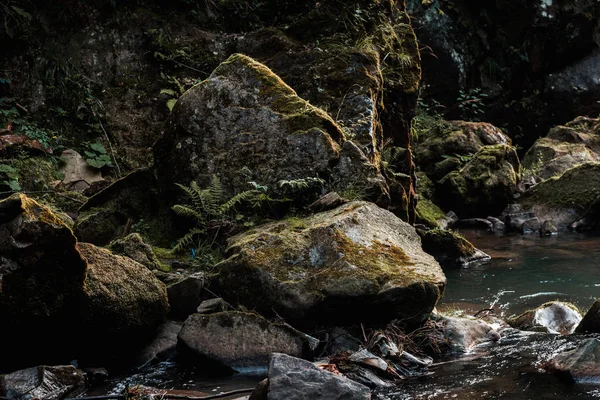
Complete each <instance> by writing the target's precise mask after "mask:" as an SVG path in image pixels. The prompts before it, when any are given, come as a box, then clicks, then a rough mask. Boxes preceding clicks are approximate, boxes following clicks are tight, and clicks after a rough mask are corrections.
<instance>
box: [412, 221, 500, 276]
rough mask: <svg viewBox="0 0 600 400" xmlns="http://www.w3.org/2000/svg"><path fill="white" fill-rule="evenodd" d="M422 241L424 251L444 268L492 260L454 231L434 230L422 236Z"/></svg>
mask: <svg viewBox="0 0 600 400" xmlns="http://www.w3.org/2000/svg"><path fill="white" fill-rule="evenodd" d="M421 241H422V243H423V250H425V251H426V252H427V253H429V254H431V255H432V256H433V257H434V258H435V259H436V260H437V262H439V263H440V264H441V265H442V266H444V267H455V266H464V265H467V264H470V263H473V262H483V261H488V260H490V256H488V255H487V254H485V253H484V252H483V251H481V250H479V249H477V248H475V246H473V245H472V244H471V242H469V241H468V240H467V239H465V238H464V237H463V236H461V235H459V234H458V233H456V232H453V231H447V230H442V229H432V230H430V231H427V232H423V233H422V234H421Z"/></svg>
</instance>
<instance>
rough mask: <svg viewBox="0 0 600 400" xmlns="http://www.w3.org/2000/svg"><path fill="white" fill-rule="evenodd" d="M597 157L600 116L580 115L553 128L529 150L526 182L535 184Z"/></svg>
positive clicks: (525, 162)
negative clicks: (599, 117)
mask: <svg viewBox="0 0 600 400" xmlns="http://www.w3.org/2000/svg"><path fill="white" fill-rule="evenodd" d="M594 161H600V119H598V118H587V117H578V118H576V119H575V120H573V121H571V122H568V123H567V124H565V125H564V126H563V125H559V126H556V127H554V128H552V129H551V130H550V132H548V135H547V136H546V137H545V138H541V139H538V140H537V141H536V142H535V143H534V144H533V146H532V147H531V148H530V149H529V150H528V151H527V153H526V154H525V157H523V182H524V183H525V184H530V185H532V184H535V183H538V182H541V181H543V180H546V179H549V178H552V177H554V176H559V175H562V174H563V173H564V172H566V171H567V170H569V169H571V168H573V167H575V166H577V165H579V164H582V163H585V162H594Z"/></svg>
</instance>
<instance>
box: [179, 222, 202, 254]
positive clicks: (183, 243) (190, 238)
mask: <svg viewBox="0 0 600 400" xmlns="http://www.w3.org/2000/svg"><path fill="white" fill-rule="evenodd" d="M202 234H204V230H203V229H199V228H194V229H191V230H190V231H189V232H188V233H186V234H185V235H184V236H183V237H181V238H180V239H179V240H177V243H176V244H175V246H174V247H173V252H175V253H178V252H180V251H183V250H187V249H188V248H189V247H191V246H192V245H193V244H194V238H195V237H196V236H198V235H202Z"/></svg>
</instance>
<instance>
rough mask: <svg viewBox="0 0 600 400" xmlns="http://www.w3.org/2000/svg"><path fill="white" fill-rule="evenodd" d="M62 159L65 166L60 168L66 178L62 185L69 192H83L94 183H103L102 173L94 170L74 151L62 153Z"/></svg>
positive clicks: (68, 150) (96, 169) (69, 150)
mask: <svg viewBox="0 0 600 400" xmlns="http://www.w3.org/2000/svg"><path fill="white" fill-rule="evenodd" d="M60 159H61V160H62V161H63V163H64V165H63V166H62V167H61V168H60V170H59V171H60V172H62V173H63V174H64V175H65V177H64V178H63V180H62V184H63V185H64V186H65V187H66V189H67V190H71V191H74V192H83V191H84V190H85V189H87V188H89V187H90V186H92V184H93V183H94V182H102V181H104V178H102V173H101V172H100V169H98V168H92V167H90V166H89V165H88V163H87V162H86V161H85V159H84V158H83V157H82V156H81V154H79V153H78V152H76V151H75V150H73V149H67V150H65V151H63V152H62V154H61V155H60Z"/></svg>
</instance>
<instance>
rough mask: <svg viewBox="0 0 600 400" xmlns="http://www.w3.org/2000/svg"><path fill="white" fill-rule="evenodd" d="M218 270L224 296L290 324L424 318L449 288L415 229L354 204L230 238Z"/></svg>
mask: <svg viewBox="0 0 600 400" xmlns="http://www.w3.org/2000/svg"><path fill="white" fill-rule="evenodd" d="M227 254H228V256H229V258H228V259H227V260H225V261H223V262H221V263H220V264H219V265H218V266H217V268H218V270H219V275H218V277H217V278H216V282H215V283H216V284H217V286H218V289H217V290H219V294H221V295H222V296H223V298H224V299H225V300H227V301H229V302H230V303H234V304H243V305H244V306H246V307H248V308H250V309H253V310H257V311H258V312H261V313H263V315H279V316H281V317H282V318H284V319H285V320H286V321H289V322H290V323H297V324H298V325H299V326H304V327H312V326H315V325H317V324H329V325H330V324H352V323H359V322H365V321H376V322H385V321H390V320H393V319H401V320H403V321H404V322H406V323H407V324H413V325H414V324H418V323H420V322H422V321H424V320H425V319H426V318H427V316H428V315H429V313H430V312H431V310H433V307H434V306H435V304H436V303H437V301H438V300H439V299H440V297H441V295H442V293H443V291H444V288H445V284H446V279H445V276H444V274H443V272H442V270H441V268H440V266H439V264H438V263H437V262H436V261H435V260H434V259H433V257H431V256H430V255H428V254H426V253H425V252H423V250H422V249H421V241H420V239H419V236H418V235H417V233H416V232H415V230H414V228H413V227H411V226H410V225H408V224H406V223H404V222H402V221H401V220H400V219H399V218H397V217H395V216H394V215H393V214H392V213H390V212H389V211H386V210H383V209H381V208H379V207H377V206H376V205H375V204H372V203H366V202H351V203H348V204H345V205H343V206H341V207H339V208H336V209H334V210H331V211H327V212H323V213H319V214H315V215H313V216H310V217H307V218H302V219H293V220H283V221H280V222H275V223H270V224H266V225H263V226H259V227H257V228H254V229H252V230H250V231H248V232H246V233H243V234H240V235H238V236H236V237H233V238H232V239H230V241H229V247H228V249H227Z"/></svg>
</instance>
